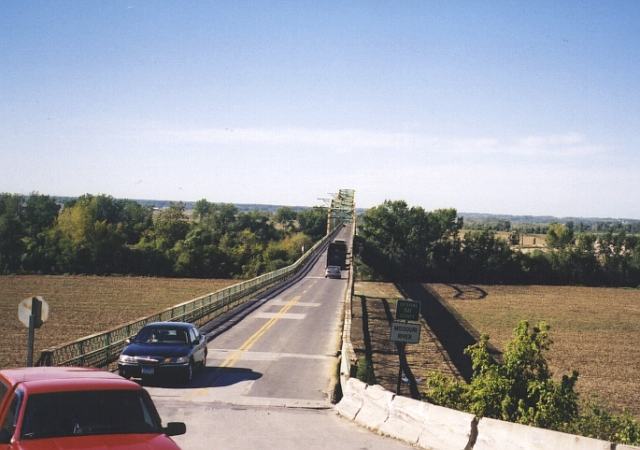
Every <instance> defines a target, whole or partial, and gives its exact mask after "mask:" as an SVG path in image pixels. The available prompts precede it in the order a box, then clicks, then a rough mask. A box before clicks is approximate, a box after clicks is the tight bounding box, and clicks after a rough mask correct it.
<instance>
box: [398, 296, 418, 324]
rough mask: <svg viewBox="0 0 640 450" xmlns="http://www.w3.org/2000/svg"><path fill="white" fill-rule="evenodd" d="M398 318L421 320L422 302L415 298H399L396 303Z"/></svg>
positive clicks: (413, 320)
mask: <svg viewBox="0 0 640 450" xmlns="http://www.w3.org/2000/svg"><path fill="white" fill-rule="evenodd" d="M396 320H409V321H412V322H417V321H418V320H420V303H418V302H414V301H413V300H398V303H396Z"/></svg>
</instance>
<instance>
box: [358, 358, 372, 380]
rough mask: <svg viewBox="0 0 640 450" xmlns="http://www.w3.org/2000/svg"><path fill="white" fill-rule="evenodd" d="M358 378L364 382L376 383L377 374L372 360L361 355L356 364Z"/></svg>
mask: <svg viewBox="0 0 640 450" xmlns="http://www.w3.org/2000/svg"><path fill="white" fill-rule="evenodd" d="M356 378H357V379H358V380H360V381H362V382H363V383H367V384H376V376H375V374H374V373H373V365H372V364H371V361H367V358H365V357H364V356H361V357H360V358H358V363H357V366H356Z"/></svg>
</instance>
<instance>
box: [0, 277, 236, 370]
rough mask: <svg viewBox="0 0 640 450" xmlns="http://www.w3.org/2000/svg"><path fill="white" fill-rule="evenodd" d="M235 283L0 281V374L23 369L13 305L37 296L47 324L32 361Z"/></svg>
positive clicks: (22, 336)
mask: <svg viewBox="0 0 640 450" xmlns="http://www.w3.org/2000/svg"><path fill="white" fill-rule="evenodd" d="M237 282H238V280H216V279H181V278H146V277H115V276H114V277H97V276H49V275H44V276H40V275H24V276H22V275H20V276H0V316H1V317H4V318H5V319H4V336H3V339H2V344H1V345H0V368H7V367H18V366H23V365H24V364H25V363H26V354H27V351H26V343H27V328H26V327H24V325H22V323H20V322H19V321H18V314H17V312H18V303H19V302H20V301H21V300H22V299H24V298H26V297H29V296H32V295H41V296H43V297H44V299H45V300H46V301H47V303H48V304H49V320H48V321H47V322H46V323H45V324H44V325H43V326H42V328H40V329H38V330H36V339H35V351H34V360H37V358H38V357H39V355H40V351H41V350H42V349H45V348H48V347H51V346H55V345H58V344H62V343H65V342H68V341H71V340H74V339H77V338H80V337H82V336H86V335H89V334H92V333H96V332H99V331H102V330H106V329H108V328H112V327H115V326H117V325H120V324H122V323H125V322H128V321H130V320H133V319H136V318H138V317H142V316H146V315H149V314H151V313H153V312H155V311H158V310H161V309H164V308H167V307H169V306H172V305H175V304H178V303H182V302H184V301H186V300H190V299H192V298H195V297H198V296H200V295H203V294H207V293H209V292H213V291H217V290H219V289H222V288H224V287H225V286H228V285H230V284H233V283H237Z"/></svg>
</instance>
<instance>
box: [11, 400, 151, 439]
mask: <svg viewBox="0 0 640 450" xmlns="http://www.w3.org/2000/svg"><path fill="white" fill-rule="evenodd" d="M160 432H162V430H161V424H160V417H159V416H158V413H157V411H156V409H155V407H154V406H153V403H152V402H151V399H150V398H149V395H148V394H147V393H146V391H143V390H140V391H86V392H55V393H47V394H35V395H31V396H29V398H28V400H27V406H26V410H25V414H24V420H23V423H22V433H21V435H22V439H38V438H46V437H59V436H83V435H91V434H114V433H117V434H120V433H160Z"/></svg>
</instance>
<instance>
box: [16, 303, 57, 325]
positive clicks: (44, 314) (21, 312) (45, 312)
mask: <svg viewBox="0 0 640 450" xmlns="http://www.w3.org/2000/svg"><path fill="white" fill-rule="evenodd" d="M32 298H34V297H27V298H25V299H24V300H22V301H21V302H20V303H19V304H18V319H19V320H20V322H22V324H23V325H24V326H25V327H27V328H28V327H29V316H31V302H32V300H31V299H32ZM35 298H37V299H38V300H40V301H41V302H42V311H41V313H40V320H42V321H43V322H46V321H47V319H48V318H49V304H48V303H47V302H45V301H44V299H43V298H42V297H40V296H37V297H35Z"/></svg>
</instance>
